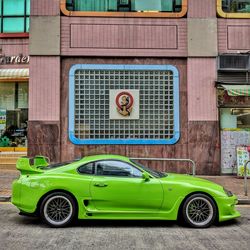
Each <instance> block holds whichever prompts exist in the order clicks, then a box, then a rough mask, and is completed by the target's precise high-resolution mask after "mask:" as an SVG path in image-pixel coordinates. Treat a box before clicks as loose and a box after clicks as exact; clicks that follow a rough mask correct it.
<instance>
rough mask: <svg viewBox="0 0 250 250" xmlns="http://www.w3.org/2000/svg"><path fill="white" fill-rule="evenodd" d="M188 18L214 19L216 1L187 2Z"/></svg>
mask: <svg viewBox="0 0 250 250" xmlns="http://www.w3.org/2000/svg"><path fill="white" fill-rule="evenodd" d="M188 17H191V18H213V17H214V18H215V17H216V0H188Z"/></svg>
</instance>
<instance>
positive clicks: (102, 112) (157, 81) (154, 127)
mask: <svg viewBox="0 0 250 250" xmlns="http://www.w3.org/2000/svg"><path fill="white" fill-rule="evenodd" d="M74 82H75V103H74V107H75V137H76V138H77V139H80V140H84V139H104V140H108V139H171V138H173V137H174V87H173V72H172V71H169V70H152V71H149V70H106V69H105V70H87V69H78V70H76V71H75V76H74ZM110 89H118V90H119V89H121V90H125V89H130V90H133V89H136V90H139V93H140V105H139V106H140V119H138V120H125V119H124V120H123V119H121V120H111V119H109V108H110V107H109V90H110Z"/></svg>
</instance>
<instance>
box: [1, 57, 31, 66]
mask: <svg viewBox="0 0 250 250" xmlns="http://www.w3.org/2000/svg"><path fill="white" fill-rule="evenodd" d="M29 61H30V57H29V56H23V55H19V56H0V64H28V63H29Z"/></svg>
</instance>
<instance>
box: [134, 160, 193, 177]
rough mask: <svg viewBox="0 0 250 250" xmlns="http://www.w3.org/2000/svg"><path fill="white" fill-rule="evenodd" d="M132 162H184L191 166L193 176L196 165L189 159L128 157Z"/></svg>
mask: <svg viewBox="0 0 250 250" xmlns="http://www.w3.org/2000/svg"><path fill="white" fill-rule="evenodd" d="M130 159H132V160H143V161H184V162H189V163H191V164H192V175H193V176H195V171H196V165H195V162H194V161H193V160H191V159H178V158H143V157H137V158H134V157H130Z"/></svg>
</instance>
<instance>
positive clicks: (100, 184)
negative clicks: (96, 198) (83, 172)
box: [94, 182, 108, 187]
mask: <svg viewBox="0 0 250 250" xmlns="http://www.w3.org/2000/svg"><path fill="white" fill-rule="evenodd" d="M94 186H95V187H107V186H108V184H106V183H100V182H97V183H94Z"/></svg>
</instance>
